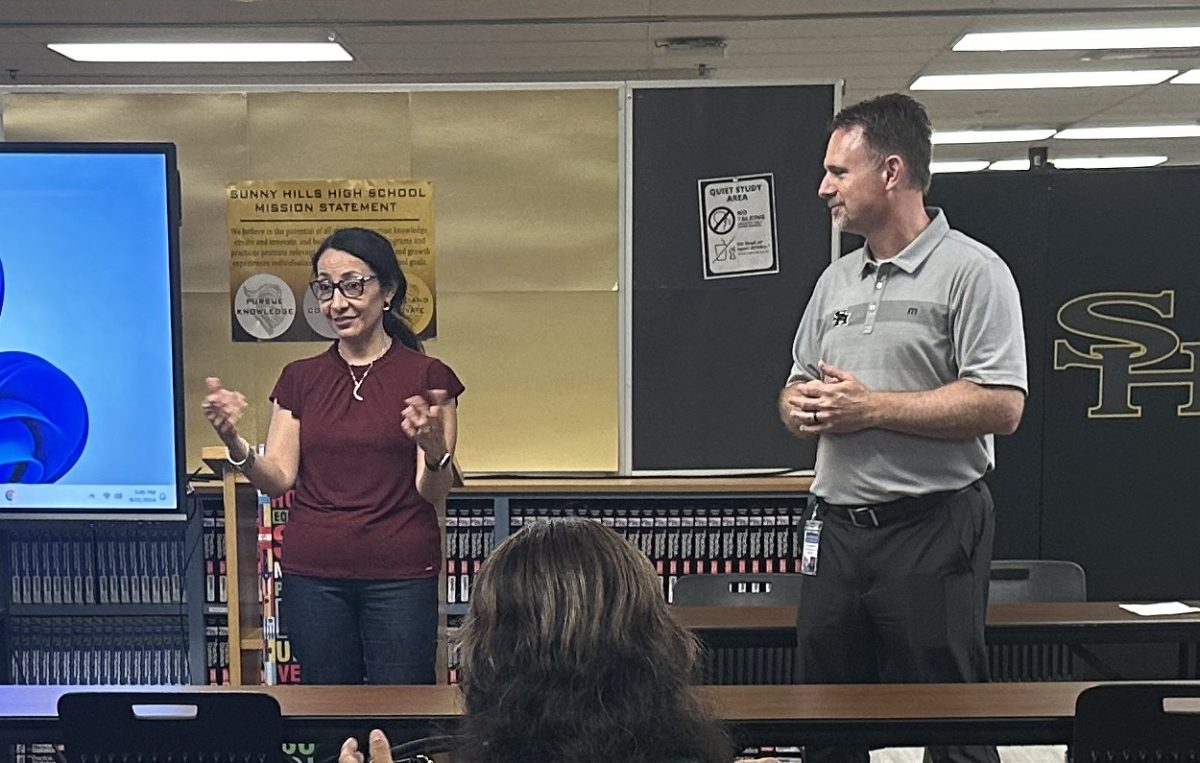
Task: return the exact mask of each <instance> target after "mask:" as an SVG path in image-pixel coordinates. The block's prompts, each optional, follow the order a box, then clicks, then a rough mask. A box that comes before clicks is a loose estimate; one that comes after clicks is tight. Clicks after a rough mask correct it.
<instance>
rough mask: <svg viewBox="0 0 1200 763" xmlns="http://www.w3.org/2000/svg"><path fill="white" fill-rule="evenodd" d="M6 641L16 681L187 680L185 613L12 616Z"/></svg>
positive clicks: (107, 682) (128, 682) (84, 683)
mask: <svg viewBox="0 0 1200 763" xmlns="http://www.w3.org/2000/svg"><path fill="white" fill-rule="evenodd" d="M9 647H10V648H9V654H10V660H11V662H10V665H9V674H10V677H11V679H12V682H13V683H15V684H25V685H41V684H75V685H80V686H95V685H112V684H123V685H134V684H158V685H164V684H186V683H188V633H187V619H186V618H185V617H183V616H180V617H14V618H12V619H11V621H10V626H9Z"/></svg>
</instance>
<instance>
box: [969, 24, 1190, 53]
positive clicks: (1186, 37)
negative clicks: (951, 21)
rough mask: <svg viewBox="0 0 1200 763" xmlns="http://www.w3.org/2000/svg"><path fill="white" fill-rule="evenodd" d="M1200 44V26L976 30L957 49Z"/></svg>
mask: <svg viewBox="0 0 1200 763" xmlns="http://www.w3.org/2000/svg"><path fill="white" fill-rule="evenodd" d="M1196 47H1200V27H1195V26H1188V27H1158V28H1143V29H1059V30H1046V31H1041V32H972V33H970V34H966V35H963V38H962V39H961V40H959V41H958V42H956V43H954V48H953V50H957V51H971V50H1130V49H1135V48H1196Z"/></svg>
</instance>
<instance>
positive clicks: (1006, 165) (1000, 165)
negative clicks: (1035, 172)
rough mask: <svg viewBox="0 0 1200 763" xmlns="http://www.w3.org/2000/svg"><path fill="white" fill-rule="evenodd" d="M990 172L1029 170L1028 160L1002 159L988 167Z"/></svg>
mask: <svg viewBox="0 0 1200 763" xmlns="http://www.w3.org/2000/svg"><path fill="white" fill-rule="evenodd" d="M988 169H989V170H1001V171H1011V170H1027V169H1029V160H1028V159H1002V160H1000V161H998V162H992V163H991V164H989V165H988Z"/></svg>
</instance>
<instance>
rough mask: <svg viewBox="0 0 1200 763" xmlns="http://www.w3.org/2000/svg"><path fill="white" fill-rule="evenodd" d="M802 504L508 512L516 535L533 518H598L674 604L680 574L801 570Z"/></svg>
mask: <svg viewBox="0 0 1200 763" xmlns="http://www.w3.org/2000/svg"><path fill="white" fill-rule="evenodd" d="M804 509H805V502H804V501H803V500H797V501H795V502H794V503H781V504H776V505H771V506H764V505H758V504H755V505H741V506H729V505H727V504H725V505H710V506H705V505H702V504H699V505H698V504H694V503H688V504H678V505H670V504H668V505H667V506H665V507H663V506H661V505H660V506H656V507H655V508H636V507H622V506H608V505H603V504H600V505H597V506H588V505H586V504H585V503H583V502H573V503H570V504H567V505H558V506H542V505H533V506H522V505H519V504H518V505H514V506H513V507H512V509H511V512H512V516H511V520H510V524H511V526H512V532H516V531H518V530H519V529H520V528H521V527H522V526H523V525H524V524H525V523H526V522H532V521H535V520H538V519H550V520H553V519H555V518H561V517H567V516H580V517H586V518H589V519H593V520H595V521H598V522H601V523H603V524H605V525H607V526H609V527H611V528H613V529H614V530H616V531H617V532H618V533H620V534H621V535H623V536H625V538H627V539H628V540H629V541H630V542H631V543H633V544H634V545H635V546H637V547H638V548H639V549H641V551H642V553H644V554H645V555H646V556H647V557H648V558H649V559H650V561H651V562H652V563H653V564H654V568H655V570H656V571H657V572H658V577H659V580H660V581H661V583H662V590H663V595H664V596H665V597H666V598H667V601H673V600H674V590H675V582H676V581H677V580H678V579H679V576H680V575H701V574H706V573H708V574H717V573H725V574H729V573H739V574H745V573H750V574H759V573H777V572H800V549H801V547H802V543H803V530H804V527H803V523H804V520H803V514H804Z"/></svg>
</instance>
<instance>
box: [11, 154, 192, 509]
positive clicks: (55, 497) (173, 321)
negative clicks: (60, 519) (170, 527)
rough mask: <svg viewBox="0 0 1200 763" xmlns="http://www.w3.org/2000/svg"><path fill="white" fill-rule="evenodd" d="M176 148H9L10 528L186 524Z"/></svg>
mask: <svg viewBox="0 0 1200 763" xmlns="http://www.w3.org/2000/svg"><path fill="white" fill-rule="evenodd" d="M178 188H179V184H178V179H177V174H176V168H175V147H174V145H172V144H134V143H12V142H0V518H4V517H6V516H23V515H31V514H32V515H45V514H48V515H51V516H53V515H58V514H62V513H73V514H79V513H89V514H99V515H103V516H113V517H116V516H128V515H130V514H135V515H147V514H151V513H171V512H176V513H178V512H180V509H181V508H182V507H183V495H184V488H185V485H184V479H183V466H182V464H183V416H182V405H181V390H182V387H181V360H180V353H181V349H180V333H179V267H178V226H179V191H178Z"/></svg>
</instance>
